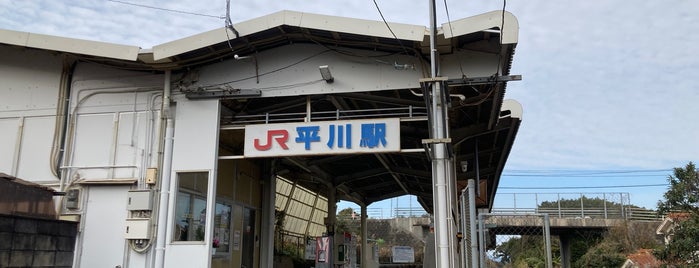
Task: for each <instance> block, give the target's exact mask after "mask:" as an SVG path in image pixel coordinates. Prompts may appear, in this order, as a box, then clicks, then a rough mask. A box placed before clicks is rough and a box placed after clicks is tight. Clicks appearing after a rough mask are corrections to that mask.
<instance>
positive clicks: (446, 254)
mask: <svg viewBox="0 0 699 268" xmlns="http://www.w3.org/2000/svg"><path fill="white" fill-rule="evenodd" d="M429 5H430V8H429V9H430V73H431V75H430V78H429V79H422V80H421V82H422V83H423V89H424V93H425V95H424V96H425V98H426V100H427V103H428V104H427V106H428V107H427V109H428V111H430V120H429V124H430V126H429V127H430V139H426V140H423V143H424V144H429V145H430V151H429V152H428V153H429V154H430V158H431V161H432V194H433V199H434V201H433V207H434V233H435V260H436V267H439V268H452V267H455V260H454V258H453V249H452V247H451V245H453V243H452V241H451V240H450V239H453V237H450V234H451V233H452V231H451V230H452V226H450V224H451V223H450V221H449V219H450V218H451V213H450V211H449V207H450V204H451V203H452V202H451V201H452V200H450V199H451V198H452V195H451V194H450V193H449V192H448V189H449V188H450V187H448V183H451V181H450V180H453V179H454V178H453V176H454V172H451V171H450V170H449V169H450V168H453V165H452V160H451V156H450V155H449V152H448V150H447V146H448V144H449V143H451V139H450V138H449V119H448V117H447V107H446V105H447V102H448V100H447V99H446V96H447V95H446V94H445V92H444V90H446V88H444V81H445V80H446V79H445V78H442V77H439V69H438V68H439V66H438V65H439V58H438V57H439V55H438V54H437V46H436V41H435V39H436V35H437V19H436V12H435V1H434V0H430V3H429Z"/></svg>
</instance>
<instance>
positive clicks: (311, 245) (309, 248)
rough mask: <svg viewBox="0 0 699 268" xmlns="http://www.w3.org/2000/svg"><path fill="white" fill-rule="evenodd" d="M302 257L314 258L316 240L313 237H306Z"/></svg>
mask: <svg viewBox="0 0 699 268" xmlns="http://www.w3.org/2000/svg"><path fill="white" fill-rule="evenodd" d="M304 258H305V259H306V260H310V261H313V260H315V259H316V241H315V240H313V239H308V240H307V241H306V251H305V252H304Z"/></svg>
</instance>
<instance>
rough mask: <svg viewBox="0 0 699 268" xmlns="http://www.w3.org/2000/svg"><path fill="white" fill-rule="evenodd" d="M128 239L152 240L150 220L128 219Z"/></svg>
mask: <svg viewBox="0 0 699 268" xmlns="http://www.w3.org/2000/svg"><path fill="white" fill-rule="evenodd" d="M124 238H126V239H150V219H145V218H143V219H141V218H135V219H126V233H124Z"/></svg>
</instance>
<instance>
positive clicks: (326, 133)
mask: <svg viewBox="0 0 699 268" xmlns="http://www.w3.org/2000/svg"><path fill="white" fill-rule="evenodd" d="M397 151H400V120H399V119H398V118H383V119H381V118H379V119H368V120H344V121H318V122H304V123H286V124H261V125H247V126H245V157H278V156H292V155H330V154H355V153H383V152H397Z"/></svg>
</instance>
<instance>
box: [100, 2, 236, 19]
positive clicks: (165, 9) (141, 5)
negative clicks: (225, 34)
mask: <svg viewBox="0 0 699 268" xmlns="http://www.w3.org/2000/svg"><path fill="white" fill-rule="evenodd" d="M107 1H109V2H114V3H119V4H124V5H129V6H137V7H143V8H150V9H156V10H161V11H168V12H174V13H180V14H187V15H194V16H202V17H209V18H217V19H226V17H225V16H216V15H209V14H202V13H196V12H190V11H183V10H176V9H169V8H162V7H156V6H148V5H143V4H137V3H131V2H125V1H119V0H107Z"/></svg>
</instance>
